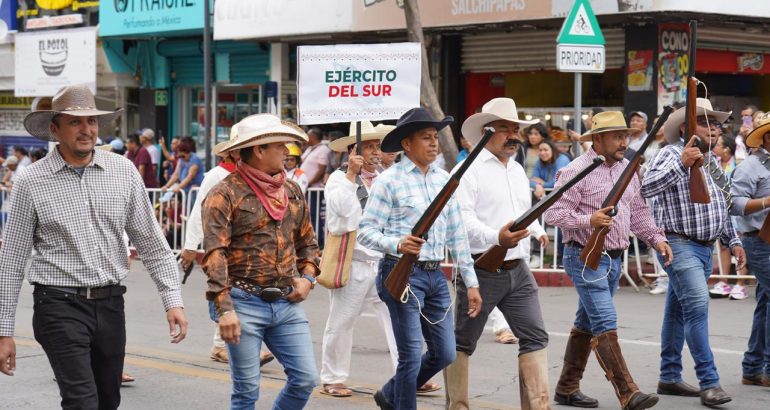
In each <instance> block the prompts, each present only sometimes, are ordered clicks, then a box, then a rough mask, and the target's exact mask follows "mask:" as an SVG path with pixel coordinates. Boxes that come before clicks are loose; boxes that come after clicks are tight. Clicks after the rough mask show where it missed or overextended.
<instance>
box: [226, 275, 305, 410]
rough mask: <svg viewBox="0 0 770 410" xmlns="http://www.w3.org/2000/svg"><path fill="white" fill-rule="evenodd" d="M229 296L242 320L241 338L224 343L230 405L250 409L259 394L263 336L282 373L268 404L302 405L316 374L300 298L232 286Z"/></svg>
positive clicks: (291, 407)
mask: <svg viewBox="0 0 770 410" xmlns="http://www.w3.org/2000/svg"><path fill="white" fill-rule="evenodd" d="M230 296H231V297H232V299H233V305H234V306H235V312H236V313H237V314H238V319H239V320H240V322H241V341H240V343H238V344H237V345H235V344H228V345H227V348H228V350H229V352H230V371H231V373H232V379H233V392H232V395H231V396H230V408H231V409H253V408H254V406H255V404H256V401H257V399H259V352H260V350H261V348H262V341H263V340H264V342H265V344H267V347H268V349H270V352H272V353H273V354H274V355H275V357H276V359H278V362H279V363H281V365H282V366H283V368H284V371H285V372H286V377H287V379H286V385H285V386H284V387H283V390H281V392H280V393H279V394H278V397H276V398H275V402H274V403H273V409H286V410H296V409H301V408H303V407H305V404H307V401H308V399H310V394H311V393H312V392H313V387H315V383H316V374H318V372H317V371H316V367H315V358H314V356H313V341H312V340H311V338H310V326H309V325H308V321H307V317H306V316H305V312H304V311H303V310H302V308H301V307H300V305H299V304H297V303H289V302H288V301H287V300H286V299H279V300H277V301H275V302H272V303H268V302H265V301H264V300H262V298H260V297H257V296H254V295H252V294H250V293H247V292H244V291H243V290H241V289H238V288H235V287H234V288H232V289H231V290H230Z"/></svg>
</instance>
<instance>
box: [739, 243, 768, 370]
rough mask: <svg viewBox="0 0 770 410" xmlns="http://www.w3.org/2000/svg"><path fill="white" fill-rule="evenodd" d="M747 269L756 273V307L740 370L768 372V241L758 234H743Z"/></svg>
mask: <svg viewBox="0 0 770 410" xmlns="http://www.w3.org/2000/svg"><path fill="white" fill-rule="evenodd" d="M741 240H742V241H743V248H744V249H745V250H746V257H747V262H748V267H749V270H750V271H751V272H752V273H753V274H754V276H756V277H757V307H756V309H754V321H753V322H752V324H751V336H750V337H749V348H748V350H746V353H744V354H743V374H744V375H746V376H756V375H759V374H762V373H764V374H766V375H768V376H770V244H767V243H765V242H764V241H763V240H762V239H759V237H758V236H745V235H744V236H743V238H741Z"/></svg>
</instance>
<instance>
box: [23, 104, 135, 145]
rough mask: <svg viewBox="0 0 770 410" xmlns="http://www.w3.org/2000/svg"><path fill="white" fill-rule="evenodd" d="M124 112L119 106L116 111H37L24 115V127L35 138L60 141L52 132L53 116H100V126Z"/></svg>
mask: <svg viewBox="0 0 770 410" xmlns="http://www.w3.org/2000/svg"><path fill="white" fill-rule="evenodd" d="M122 112H123V109H122V108H118V109H117V110H115V111H102V110H77V111H51V110H45V111H35V112H31V113H29V114H27V116H26V117H24V128H25V129H26V130H27V132H28V133H29V134H30V135H32V136H33V137H35V138H38V139H41V140H44V141H54V142H55V141H58V139H56V136H55V135H53V134H51V120H52V119H53V117H55V116H56V115H59V114H66V115H72V116H74V117H98V118H99V128H102V127H103V126H105V125H109V123H110V122H111V121H112V120H114V119H115V118H116V117H117V116H118V115H120V114H121V113H122Z"/></svg>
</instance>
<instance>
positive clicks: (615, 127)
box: [580, 111, 642, 142]
mask: <svg viewBox="0 0 770 410" xmlns="http://www.w3.org/2000/svg"><path fill="white" fill-rule="evenodd" d="M612 131H626V132H628V133H629V134H631V135H636V134H638V133H640V132H642V130H640V129H638V128H629V127H628V124H626V118H625V117H624V116H623V113H622V112H620V111H604V112H600V113H598V114H596V115H594V116H593V118H591V129H590V130H589V131H588V132H586V133H585V134H583V135H582V136H580V141H583V142H586V141H591V136H592V135H594V134H603V133H605V132H612Z"/></svg>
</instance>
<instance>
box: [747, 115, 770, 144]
mask: <svg viewBox="0 0 770 410" xmlns="http://www.w3.org/2000/svg"><path fill="white" fill-rule="evenodd" d="M768 132H770V112H766V113H764V114H762V115H760V116H759V126H758V127H757V128H754V129H753V130H751V132H750V133H749V135H747V136H746V146H747V147H749V148H758V147H759V146H761V145H762V143H763V142H764V139H765V134H767V133H768Z"/></svg>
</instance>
